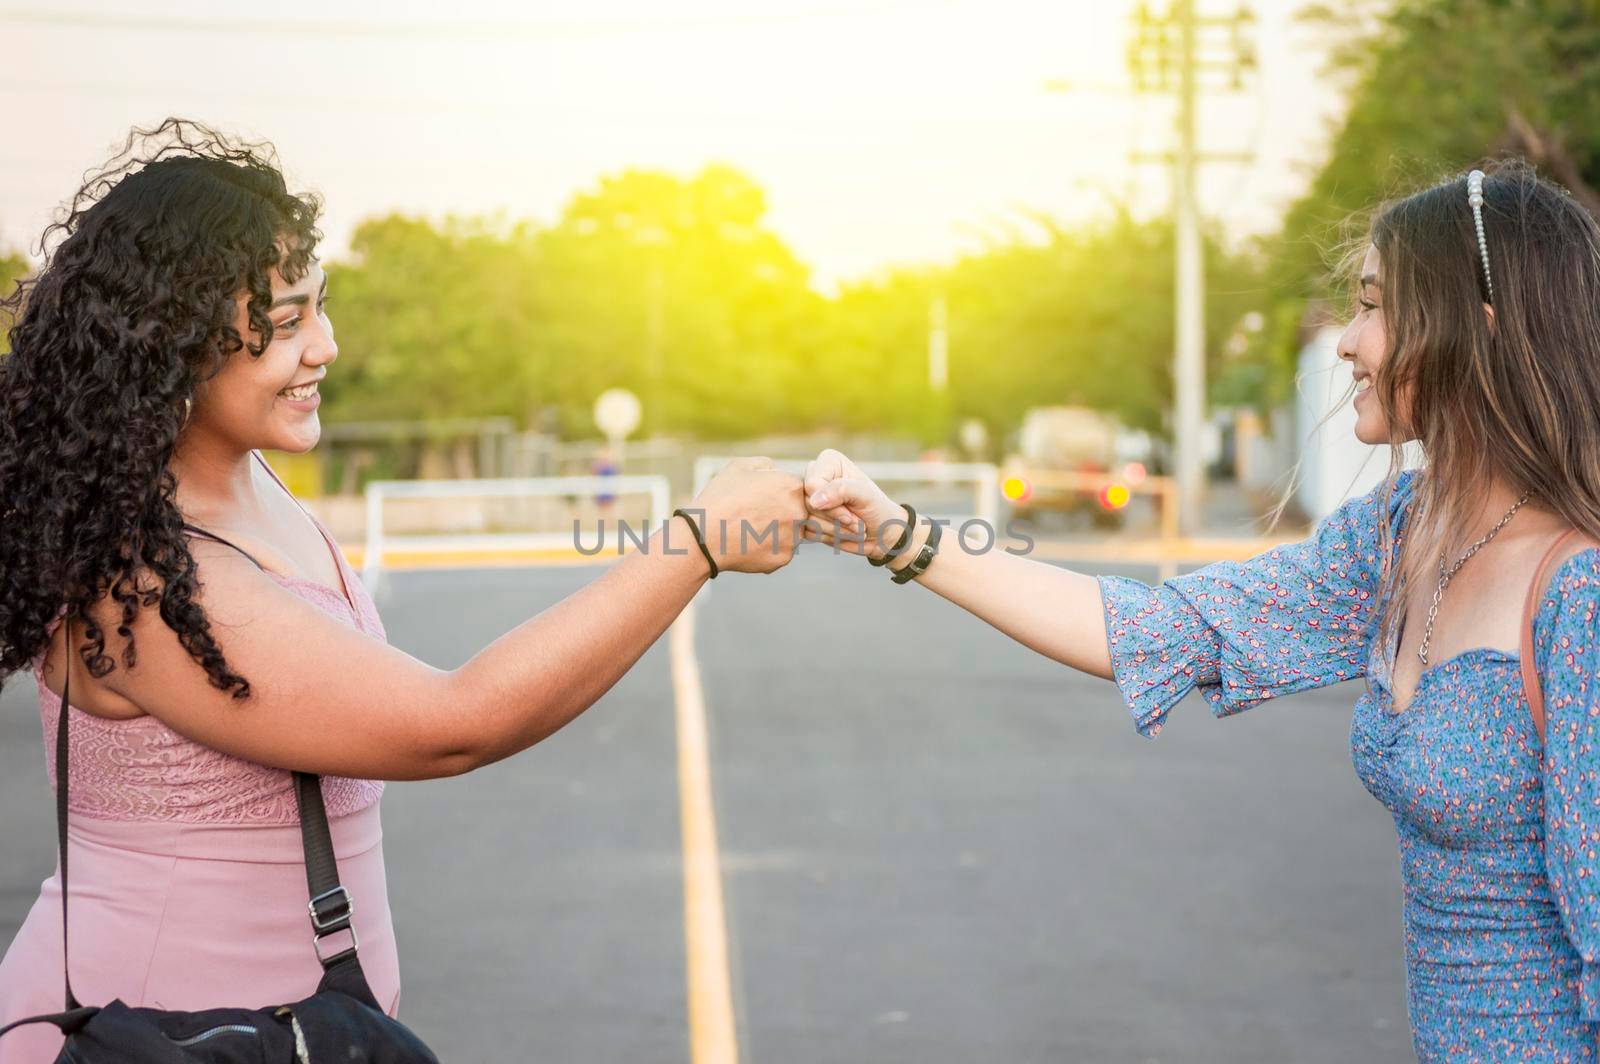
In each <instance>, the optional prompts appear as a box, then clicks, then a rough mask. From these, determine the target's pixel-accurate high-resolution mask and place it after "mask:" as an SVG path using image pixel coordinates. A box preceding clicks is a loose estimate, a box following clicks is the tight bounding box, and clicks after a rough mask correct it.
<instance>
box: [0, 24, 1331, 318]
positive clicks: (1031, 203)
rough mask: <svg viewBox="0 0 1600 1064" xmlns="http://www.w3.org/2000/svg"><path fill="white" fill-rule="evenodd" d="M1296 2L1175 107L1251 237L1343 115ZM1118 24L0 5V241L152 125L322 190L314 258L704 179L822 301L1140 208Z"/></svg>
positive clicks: (5, 243) (1234, 225) (1136, 144)
mask: <svg viewBox="0 0 1600 1064" xmlns="http://www.w3.org/2000/svg"><path fill="white" fill-rule="evenodd" d="M1302 3H1303V0H1253V2H1252V3H1251V4H1250V5H1249V6H1250V7H1251V8H1253V10H1254V11H1255V13H1256V15H1257V24H1256V30H1255V33H1256V39H1257V47H1258V54H1259V61H1260V68H1259V71H1258V72H1257V74H1256V75H1255V76H1254V77H1253V78H1252V80H1251V81H1250V82H1248V83H1247V86H1246V91H1244V92H1243V93H1230V94H1210V95H1208V96H1207V97H1206V98H1205V99H1204V102H1203V104H1202V107H1201V111H1200V121H1201V140H1202V144H1203V146H1204V147H1205V148H1206V149H1207V150H1211V151H1219V152H1241V151H1247V152H1253V153H1254V161H1253V162H1252V163H1251V164H1249V165H1239V164H1237V163H1218V164H1213V165H1209V166H1206V167H1204V168H1203V170H1202V178H1201V182H1200V198H1201V205H1202V209H1203V210H1204V211H1205V213H1206V214H1207V215H1209V216H1211V217H1213V218H1217V219H1219V220H1220V221H1221V222H1222V223H1223V224H1224V225H1225V226H1226V227H1227V230H1228V231H1229V232H1230V233H1232V234H1235V235H1245V234H1249V233H1253V232H1261V231H1265V230H1269V229H1271V228H1272V227H1273V225H1274V223H1275V221H1276V220H1277V218H1278V217H1279V216H1280V215H1281V212H1282V210H1283V208H1284V207H1285V206H1286V205H1287V204H1288V203H1289V202H1290V201H1291V200H1292V199H1293V198H1294V197H1295V196H1296V195H1297V194H1298V193H1299V192H1300V191H1301V190H1303V189H1304V188H1305V186H1306V184H1307V181H1308V178H1309V174H1310V172H1311V169H1312V168H1313V167H1314V165H1315V164H1316V163H1318V162H1319V161H1320V160H1321V158H1322V156H1323V153H1324V151H1325V146H1326V143H1327V139H1328V134H1329V129H1330V123H1331V122H1334V121H1336V120H1337V118H1338V115H1339V114H1340V111H1341V106H1342V93H1341V92H1340V91H1339V89H1338V87H1337V86H1336V85H1334V84H1331V83H1329V82H1328V81H1327V80H1326V79H1325V78H1324V76H1323V73H1322V63H1323V57H1324V47H1323V42H1321V41H1319V40H1317V39H1316V36H1315V34H1314V32H1313V31H1312V30H1311V29H1310V28H1308V27H1305V26H1302V25H1297V24H1295V22H1294V20H1293V15H1294V12H1295V11H1296V10H1298V9H1299V8H1300V7H1301V6H1302ZM1133 6H1134V3H1133V0H1089V2H1085V0H1056V2H1041V0H922V2H904V0H853V2H851V0H740V2H733V0H716V2H712V0H678V2H676V3H674V4H671V5H666V4H662V3H660V2H659V0H652V2H641V0H586V2H583V3H578V2H572V0H523V2H511V0H451V2H450V3H448V4H444V5H441V4H438V3H431V2H430V3H424V2H421V0H382V2H379V0H320V2H316V3H308V2H305V0H283V2H281V3H279V4H275V5H273V6H271V7H259V6H256V7H250V8H245V7H243V6H237V5H220V4H216V3H214V2H210V0H0V105H3V107H4V113H5V114H6V116H7V123H6V125H7V131H6V134H5V136H4V138H0V248H9V249H10V250H13V251H24V252H27V253H30V254H31V253H32V252H34V251H35V250H36V248H37V243H38V239H39V234H40V232H41V230H42V229H43V227H44V225H45V224H46V222H48V221H49V219H50V217H51V215H52V213H53V212H54V211H55V210H56V209H57V207H58V206H59V205H60V204H61V203H62V201H63V200H65V199H66V198H67V197H68V196H69V195H70V194H71V193H72V192H73V191H74V190H75V189H76V187H77V185H78V183H79V180H80V178H81V175H82V174H83V172H84V171H85V170H88V169H91V168H93V167H94V166H96V165H97V164H98V163H100V162H101V161H103V160H104V159H105V158H106V157H107V156H108V155H109V154H110V152H111V149H112V148H113V147H114V146H115V145H116V144H117V143H119V142H120V141H121V140H122V139H123V138H124V137H125V136H126V134H127V131H128V130H129V128H130V127H132V126H134V125H150V124H154V123H156V122H158V121H160V119H161V118H163V117H165V116H166V115H168V114H178V115H184V116H188V117H193V118H199V119H202V120H204V121H207V122H209V123H211V124H214V125H216V126H218V127H220V128H223V129H226V130H229V131H232V132H236V133H239V134H242V135H245V136H250V137H264V138H266V139H269V140H271V141H272V142H273V143H274V144H275V145H276V146H277V148H278V152H279V155H280V157H281V159H282V161H283V163H284V166H285V169H286V172H287V174H288V176H289V179H290V183H291V187H294V188H297V189H303V188H310V189H315V190H316V191H318V192H320V193H321V194H322V195H323V196H324V198H325V203H326V211H325V215H324V219H323V231H324V233H325V234H326V235H327V242H326V244H325V245H324V251H325V253H326V254H328V255H330V256H331V257H334V258H337V257H339V255H340V254H341V253H342V252H343V251H344V249H345V248H346V247H347V246H348V241H349V237H350V233H351V232H352V230H353V229H354V227H355V226H356V225H357V224H358V223H359V222H360V221H361V220H362V219H363V218H366V217H370V216H373V215H378V214H384V213H388V212H392V211H399V212H405V213H409V214H421V215H426V216H429V217H442V216H444V215H445V214H447V213H455V214H488V215H493V214H499V215H502V216H504V217H506V218H508V219H522V218H531V219H534V220H536V221H545V222H548V221H552V220H554V219H555V218H556V217H557V216H558V215H559V213H560V211H561V209H562V207H563V205H564V204H565V203H566V202H567V200H568V199H569V198H570V197H571V196H572V195H573V194H574V193H575V192H577V191H578V190H580V189H582V188H585V187H587V186H590V185H592V184H593V183H594V182H595V181H596V180H597V179H598V178H599V177H600V176H601V175H603V174H607V173H614V172H617V171H619V170H621V169H623V168H626V167H643V168H653V169H662V170H667V171H670V172H674V173H678V174H681V175H684V176H688V175H690V174H692V173H693V172H694V171H695V170H697V169H698V168H700V167H701V166H703V165H705V164H707V163H709V162H722V163H727V164H731V165H733V166H735V167H737V168H739V169H740V170H742V171H744V172H745V173H747V174H749V175H750V176H751V177H753V178H754V179H755V180H756V181H758V182H759V183H760V184H761V185H762V186H763V187H764V188H765V189H766V192H767V197H768V205H769V215H768V219H769V222H770V224H771V225H772V227H773V228H774V229H775V230H776V231H777V232H778V233H779V235H780V236H782V237H783V238H784V239H785V241H787V242H788V244H789V245H790V246H791V247H792V248H793V249H795V251H796V252H797V253H798V254H799V255H800V257H801V258H802V259H803V260H804V261H805V262H807V263H808V264H809V265H810V266H811V267H812V269H813V271H814V274H813V281H814V283H815V284H816V285H817V287H818V288H819V289H822V290H825V291H826V290H829V289H831V288H832V287H833V286H835V285H836V284H837V283H838V282H840V281H843V280H851V279H856V278H864V277H868V276H871V275H873V274H874V273H876V272H879V271H882V270H884V269H887V268H890V267H893V266H895V265H902V264H910V263H932V262H943V261H948V260H950V259H951V258H953V257H955V256H956V255H959V254H960V253H961V252H963V251H965V250H970V249H973V248H977V247H981V246H982V244H983V241H984V239H985V237H986V235H994V234H998V233H1003V232H1006V231H1007V230H1008V229H1011V228H1022V229H1024V230H1027V229H1029V228H1030V227H1031V226H1030V223H1029V222H1028V218H1029V216H1030V212H1043V213H1045V214H1048V215H1052V216H1055V217H1057V218H1060V219H1063V220H1066V221H1069V222H1071V221H1078V220H1082V219H1086V218H1090V217H1093V216H1094V215H1096V214H1103V213H1104V212H1105V211H1106V210H1107V209H1108V205H1109V204H1110V203H1111V202H1113V201H1114V200H1120V201H1125V202H1128V203H1130V204H1131V205H1132V206H1133V207H1134V209H1135V210H1136V211H1138V212H1139V213H1141V214H1149V213H1153V212H1156V211H1160V210H1163V209H1165V207H1166V205H1167V204H1168V202H1169V195H1170V193H1169V191H1168V174H1167V170H1166V168H1164V167H1161V166H1155V165H1149V164H1143V165H1136V164H1133V163H1130V162H1129V159H1128V155H1129V152H1130V151H1132V150H1139V151H1163V150H1166V149H1167V148H1168V147H1170V144H1171V131H1172V125H1173V117H1174V115H1175V110H1174V106H1175V105H1174V103H1173V102H1172V101H1171V100H1170V99H1169V98H1162V97H1136V96H1134V95H1133V94H1131V93H1130V92H1129V91H1128V88H1129V76H1128V73H1127V70H1126V64H1125V58H1124V48H1125V43H1126V38H1127V35H1128V28H1129V15H1130V12H1131V10H1132V8H1133ZM1153 6H1155V7H1156V8H1157V9H1161V8H1164V7H1165V4H1164V3H1157V4H1155V5H1153ZM1236 7H1237V3H1236V2H1234V0H1200V9H1201V11H1202V13H1205V14H1222V13H1226V12H1231V11H1233V10H1234V9H1235V8H1236ZM1063 81H1064V82H1066V83H1067V84H1066V86H1065V87H1064V88H1063V87H1061V86H1059V85H1058V86H1056V87H1055V88H1051V87H1049V84H1050V83H1051V82H1063Z"/></svg>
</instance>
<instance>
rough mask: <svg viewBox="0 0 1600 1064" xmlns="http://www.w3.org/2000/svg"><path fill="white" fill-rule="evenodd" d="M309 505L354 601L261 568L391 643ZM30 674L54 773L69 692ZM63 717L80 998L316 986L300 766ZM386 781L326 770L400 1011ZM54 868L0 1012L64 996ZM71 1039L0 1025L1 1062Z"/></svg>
mask: <svg viewBox="0 0 1600 1064" xmlns="http://www.w3.org/2000/svg"><path fill="white" fill-rule="evenodd" d="M262 464H263V465H265V464H266V463H265V460H264V459H263V460H262ZM269 469H270V467H269ZM280 483H281V482H280ZM285 490H287V489H285ZM306 513H307V516H309V517H310V518H311V520H312V521H313V522H314V523H315V524H316V525H317V528H318V529H319V530H320V531H321V532H322V534H323V536H324V537H325V538H327V540H328V544H329V547H330V549H332V550H333V553H334V556H335V558H336V560H337V564H338V566H339V571H340V574H341V575H342V577H343V580H344V584H345V587H346V588H347V589H348V591H349V594H350V598H351V599H352V600H353V601H354V603H355V605H356V607H357V608H356V609H355V610H352V609H351V607H350V603H349V602H348V601H346V599H345V596H344V594H342V593H341V592H340V590H339V589H337V588H332V587H328V586H327V585H325V584H321V583H318V582H316V581H312V580H305V579H301V578H298V577H285V576H281V575H278V574H276V573H271V571H270V570H267V572H268V573H269V575H271V576H272V577H273V578H274V579H276V580H277V581H278V582H279V583H281V584H282V585H283V586H284V587H285V588H287V589H288V590H289V591H291V592H293V593H294V594H296V595H299V596H301V597H302V598H305V599H307V600H309V601H311V602H313V603H315V604H316V605H317V606H319V607H321V608H322V609H324V610H327V611H328V612H329V613H330V614H332V615H333V616H334V617H336V618H338V619H339V621H340V622H341V623H344V624H348V625H350V626H351V627H353V628H355V629H356V630H357V631H361V632H365V633H366V634H367V635H370V636H371V637H372V638H374V639H381V640H386V639H387V636H386V634H385V632H384V628H383V622H382V621H381V620H380V619H379V617H378V610H377V607H376V606H375V605H374V604H373V601H372V598H371V596H370V595H368V594H367V591H366V588H365V587H364V586H363V585H362V583H361V581H360V579H359V578H358V577H357V576H356V574H355V571H354V570H353V569H352V568H351V567H350V565H349V563H348V562H346V561H345V560H344V557H343V554H342V553H341V552H340V551H339V550H338V549H337V547H335V546H334V544H333V541H332V537H331V536H329V535H328V532H327V529H326V528H325V527H324V526H323V525H322V523H321V522H320V521H318V520H317V518H316V515H314V514H311V513H310V511H306ZM58 623H59V618H58V619H57V621H56V622H53V624H52V629H53V628H54V626H55V624H58ZM34 677H35V679H36V680H37V682H38V687H39V715H40V718H41V720H42V721H43V725H44V738H45V743H44V745H45V764H46V766H47V771H48V774H49V776H50V781H51V786H52V787H54V785H55V753H54V750H55V735H56V720H57V714H58V713H59V712H60V706H61V699H60V697H59V696H57V695H55V694H53V693H52V692H51V691H50V689H49V688H48V687H47V686H46V685H45V682H44V655H43V654H42V653H41V654H40V655H39V657H38V658H37V659H35V661H34ZM67 728H68V733H67V734H68V742H69V747H70V767H69V771H70V773H71V781H70V782H71V786H70V787H69V789H68V795H67V798H68V801H69V803H70V810H69V812H70V816H69V817H68V821H67V832H68V846H69V847H70V857H71V882H70V889H71V898H70V905H71V910H70V919H71V921H72V926H71V935H70V943H69V947H70V949H71V953H72V989H73V991H74V992H75V994H76V995H77V997H78V1000H79V1001H80V1002H82V1003H83V1004H85V1005H104V1004H106V1003H107V1002H109V1001H110V1000H111V999H112V998H121V999H122V1000H123V1001H124V1002H125V1003H127V1004H129V1005H134V1006H138V1005H150V1006H154V1007H158V1008H166V1009H177V1010H185V1011H187V1010H194V1009H207V1008H217V1007H222V1006H244V1007H261V1006H266V1005H273V1004H278V1003H282V1002H289V1001H296V1000H298V999H300V998H303V997H306V996H307V995H309V994H311V993H313V992H314V991H315V990H316V988H317V983H318V981H319V980H320V979H321V977H322V968H321V966H320V965H319V964H318V963H317V958H316V955H315V953H314V952H313V951H312V944H311V922H310V915H309V913H308V912H307V910H306V903H307V900H308V898H307V892H306V874H305V859H304V855H303V850H302V848H301V843H300V828H299V823H300V821H299V813H298V810H297V807H296V805H295V799H294V784H293V777H292V775H291V774H290V773H289V772H288V771H287V770H285V769H279V768H271V767H269V766H266V765H260V764H256V763H254V762H251V761H245V760H243V759H240V758H237V757H232V756H230V755H228V754H224V753H221V752H220V751H217V750H213V749H211V748H209V747H206V746H202V745H200V744H199V743H195V742H192V741H190V740H188V739H185V738H184V737H183V736H181V735H179V734H177V733H176V732H174V731H173V730H172V729H170V728H168V727H167V726H166V725H164V724H162V723H161V722H160V721H159V720H157V719H156V718H154V717H149V716H145V717H136V718H134V719H132V720H106V719H103V718H100V717H93V716H90V715H89V714H86V713H84V712H82V711H81V710H76V711H74V712H73V713H72V714H71V716H70V717H69V718H68V721H67ZM382 794H383V781H381V780H357V779H343V778H338V777H332V776H325V777H323V779H322V795H323V801H324V803H325V804H326V805H327V810H328V819H329V824H330V827H331V829H332V833H333V847H334V856H335V858H336V859H337V861H338V863H339V876H340V879H341V880H342V882H343V883H344V885H345V886H346V887H347V888H348V889H349V891H350V894H351V897H352V899H353V903H354V904H353V910H354V911H353V914H352V917H353V920H354V923H355V928H356V934H357V936H358V938H359V940H360V957H361V965H362V968H363V969H364V970H365V971H366V974H367V981H368V982H369V983H370V984H371V986H372V992H373V994H374V995H375V996H376V997H377V999H378V1003H379V1004H380V1005H382V1006H383V1007H384V1009H385V1010H386V1011H387V1012H388V1014H389V1015H391V1016H394V1015H395V1014H396V1011H397V1009H398V1007H399V1003H400V964H399V957H398V955H397V953H396V951H395V939H394V926H393V924H392V923H391V921H390V916H389V899H388V893H387V888H386V886H385V881H384V868H383V844H382V838H383V832H382V829H381V827H380V824H379V820H378V806H379V799H380V797H381V796H382ZM52 840H53V836H52ZM41 844H43V840H41ZM52 844H53V842H52ZM59 877H60V866H59V862H58V864H57V868H56V872H55V874H54V875H52V876H51V877H50V878H49V879H46V880H45V881H44V882H43V884H42V885H41V887H40V891H39V897H38V899H37V900H36V901H35V902H34V904H33V908H32V909H31V910H30V911H29V912H28V916H27V918H26V919H25V920H24V921H23V924H22V926H21V928H19V929H18V931H17V935H16V938H14V939H13V940H12V942H11V946H10V948H9V949H7V950H6V954H5V959H4V960H0V1026H4V1025H5V1024H7V1023H9V1022H10V1021H12V1020H14V1019H18V1018H20V1017H23V1016H32V1015H35V1014H38V1013H45V1012H58V1011H60V1010H61V1008H62V1005H63V998H64V994H65V988H64V986H63V984H62V963H61V890H60V878H59ZM334 941H335V942H337V941H339V940H334ZM61 1043H62V1038H61V1033H60V1032H59V1031H58V1030H56V1029H55V1028H54V1027H52V1026H50V1025H48V1024H29V1025H28V1026H26V1027H21V1028H18V1029H17V1030H15V1031H12V1032H10V1033H9V1034H7V1035H5V1036H4V1037H3V1038H0V1064H40V1062H49V1061H52V1060H54V1059H55V1057H56V1055H57V1054H58V1053H59V1052H60V1049H61Z"/></svg>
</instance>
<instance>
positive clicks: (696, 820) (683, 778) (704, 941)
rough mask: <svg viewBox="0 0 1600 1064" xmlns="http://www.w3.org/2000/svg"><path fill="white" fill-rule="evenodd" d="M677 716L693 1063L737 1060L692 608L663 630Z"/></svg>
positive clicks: (722, 1063)
mask: <svg viewBox="0 0 1600 1064" xmlns="http://www.w3.org/2000/svg"><path fill="white" fill-rule="evenodd" d="M668 642H669V646H670V649H671V656H672V693H673V700H674V701H675V702H676V703H677V716H678V800H679V809H680V816H681V817H682V821H683V938H684V954H685V959H686V961H687V965H686V967H687V975H688V982H689V1060H690V1062H691V1064H737V1061H738V1059H739V1043H738V1039H737V1038H736V1037H735V1034H734V1023H733V984H732V981H731V980H730V979H729V977H728V930H727V923H726V922H725V920H724V917H723V909H722V868H721V863H720V861H719V859H718V856H717V822H716V815H715V813H714V812H713V808H712V802H711V762H710V757H709V755H708V750H707V742H706V704H705V694H704V692H703V691H702V689H701V687H700V665H699V662H698V661H697V660H696V659H695V653H694V606H693V605H692V604H691V605H690V606H689V607H687V608H686V609H685V610H684V611H683V613H682V615H680V616H679V617H678V620H677V621H676V622H675V623H674V624H673V626H672V628H671V630H670V632H669V633H668Z"/></svg>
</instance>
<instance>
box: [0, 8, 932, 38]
mask: <svg viewBox="0 0 1600 1064" xmlns="http://www.w3.org/2000/svg"><path fill="white" fill-rule="evenodd" d="M954 2H955V0H942V3H940V4H939V5H938V6H946V7H947V6H950V4H952V3H954ZM927 6H928V5H927V4H926V3H910V2H905V0H898V2H893V3H881V4H875V5H868V6H865V7H863V5H860V4H857V5H853V6H840V7H830V8H821V9H817V10H813V11H786V12H771V13H761V14H738V15H692V16H685V17H677V18H654V19H640V20H630V21H621V20H606V19H551V20H546V21H514V20H490V21H480V22H463V21H452V22H429V23H420V22H410V23H406V22H393V21H378V20H372V21H359V20H349V21H344V22H319V23H318V24H317V25H316V29H315V32H314V34H312V35H313V36H315V37H316V38H317V39H328V38H362V39H368V40H375V39H387V40H405V41H417V40H423V41H428V40H438V41H443V40H470V41H482V40H493V41H507V40H561V39H570V38H574V37H622V36H637V35H640V34H650V33H676V32H682V31H686V30H703V29H715V28H730V27H731V28H738V27H744V26H751V27H759V26H767V25H783V24H787V23H794V22H805V21H811V20H814V19H827V18H840V17H846V16H848V17H852V18H855V17H860V16H861V15H863V14H867V15H872V14H883V13H887V12H892V11H895V10H899V9H905V8H917V9H919V10H921V9H926V8H927ZM7 23H9V24H12V25H18V26H49V27H61V28H65V29H84V30H114V31H120V32H149V33H210V34H217V33H220V34H249V35H253V36H280V37H296V38H305V37H306V36H307V33H308V31H307V29H306V27H305V26H304V25H302V24H300V23H298V22H295V21H294V20H289V19H278V20H273V19H221V18H187V17H184V16H182V15H139V16H133V15H124V14H118V13H115V12H90V11H55V10H45V9H39V8H32V9H30V8H12V9H6V10H0V24H7Z"/></svg>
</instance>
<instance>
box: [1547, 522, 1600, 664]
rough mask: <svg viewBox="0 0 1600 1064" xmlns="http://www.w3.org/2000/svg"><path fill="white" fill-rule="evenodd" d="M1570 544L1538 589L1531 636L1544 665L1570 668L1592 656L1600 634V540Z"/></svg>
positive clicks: (1584, 538)
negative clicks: (1555, 663) (1597, 636)
mask: <svg viewBox="0 0 1600 1064" xmlns="http://www.w3.org/2000/svg"><path fill="white" fill-rule="evenodd" d="M1576 538H1580V539H1582V542H1581V543H1579V544H1577V545H1572V544H1568V545H1566V546H1565V547H1564V548H1563V550H1562V555H1563V557H1561V558H1560V560H1559V561H1558V562H1557V563H1556V565H1555V568H1554V571H1553V572H1551V573H1550V574H1549V575H1548V576H1547V577H1546V578H1545V579H1546V583H1545V585H1544V587H1542V588H1540V589H1539V590H1538V595H1539V598H1538V600H1537V601H1536V602H1535V603H1534V610H1533V623H1532V628H1533V632H1532V637H1533V645H1534V647H1535V648H1536V651H1537V654H1538V660H1539V661H1540V662H1541V663H1542V664H1543V666H1544V668H1546V669H1549V668H1551V667H1552V663H1553V662H1557V661H1559V662H1560V664H1559V665H1557V666H1555V667H1559V668H1562V669H1567V670H1570V669H1572V668H1574V667H1577V666H1579V665H1580V663H1581V661H1582V659H1584V658H1587V657H1589V656H1591V655H1592V654H1593V653H1594V651H1595V649H1596V647H1595V644H1596V642H1597V640H1596V638H1595V637H1596V635H1597V634H1600V544H1596V543H1595V542H1593V541H1591V540H1589V539H1588V538H1587V537H1576Z"/></svg>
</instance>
